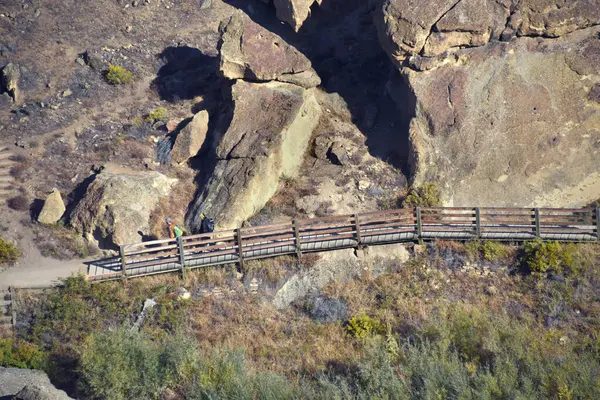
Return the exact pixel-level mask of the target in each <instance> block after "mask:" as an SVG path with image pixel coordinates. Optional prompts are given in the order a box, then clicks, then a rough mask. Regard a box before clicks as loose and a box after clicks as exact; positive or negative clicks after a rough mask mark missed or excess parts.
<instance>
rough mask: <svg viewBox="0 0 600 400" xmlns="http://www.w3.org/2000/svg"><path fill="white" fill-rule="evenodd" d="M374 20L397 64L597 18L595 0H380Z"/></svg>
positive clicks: (599, 5) (554, 33) (546, 33)
mask: <svg viewBox="0 0 600 400" xmlns="http://www.w3.org/2000/svg"><path fill="white" fill-rule="evenodd" d="M375 20H376V24H377V26H378V30H379V34H380V39H381V42H382V44H383V46H384V49H385V50H386V51H387V52H388V54H390V56H391V57H392V58H393V59H394V60H396V61H397V62H398V63H399V64H400V63H402V61H403V60H405V59H406V58H408V57H410V56H417V55H420V56H425V57H433V56H438V55H441V54H443V53H445V52H446V51H448V50H456V49H460V48H464V47H474V46H482V45H484V44H486V43H488V42H489V41H490V40H499V39H502V40H509V39H511V38H512V37H515V36H517V37H522V36H541V37H559V36H562V35H565V34H567V33H570V32H573V31H575V30H577V29H582V28H587V27H590V26H592V25H596V24H598V22H599V21H600V0H590V1H571V2H565V1H563V0H524V1H520V2H513V1H510V0H429V1H420V0H385V1H383V4H382V6H381V7H379V8H378V9H377V12H376V17H375Z"/></svg>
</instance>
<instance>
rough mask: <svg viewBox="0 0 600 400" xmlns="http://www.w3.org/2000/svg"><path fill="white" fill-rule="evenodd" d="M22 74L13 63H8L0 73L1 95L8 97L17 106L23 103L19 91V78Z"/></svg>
mask: <svg viewBox="0 0 600 400" xmlns="http://www.w3.org/2000/svg"><path fill="white" fill-rule="evenodd" d="M20 76H21V73H20V71H19V67H18V66H17V65H15V64H13V63H8V64H6V65H5V66H4V68H2V70H1V71H0V93H8V95H9V96H10V97H11V98H12V99H13V101H14V102H15V103H17V104H19V103H21V100H22V98H21V97H22V96H21V91H20V90H19V77H20Z"/></svg>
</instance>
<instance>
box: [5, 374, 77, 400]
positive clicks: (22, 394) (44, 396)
mask: <svg viewBox="0 0 600 400" xmlns="http://www.w3.org/2000/svg"><path fill="white" fill-rule="evenodd" d="M13 396H14V397H13ZM0 398H2V399H5V398H6V399H13V398H14V399H18V400H69V399H70V397H69V396H67V394H66V393H65V392H63V391H62V390H58V389H56V388H55V387H54V386H53V385H52V384H51V383H50V380H49V379H48V375H46V374H45V373H44V372H42V371H37V370H30V369H19V368H3V367H0Z"/></svg>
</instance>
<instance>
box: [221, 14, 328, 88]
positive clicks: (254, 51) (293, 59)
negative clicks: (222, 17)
mask: <svg viewBox="0 0 600 400" xmlns="http://www.w3.org/2000/svg"><path fill="white" fill-rule="evenodd" d="M221 41H222V43H221V49H220V69H221V72H222V73H223V75H224V76H225V77H227V78H229V79H247V80H251V81H273V80H276V81H280V82H289V83H293V84H296V85H299V86H302V87H305V88H311V87H315V86H318V85H319V84H320V83H321V80H320V79H319V76H318V75H317V73H316V72H315V71H314V70H313V68H312V65H311V62H310V60H309V59H308V58H306V56H304V55H303V54H302V53H300V52H299V51H298V50H296V49H295V48H294V47H293V46H290V45H289V44H288V43H286V42H285V40H283V39H282V38H281V37H279V36H277V35H275V34H274V33H272V32H270V31H268V30H266V29H265V28H263V27H261V26H260V25H258V24H256V23H255V22H253V21H252V20H251V19H250V18H249V17H248V16H247V15H246V14H244V13H242V12H236V13H234V14H233V16H232V17H231V19H230V20H229V22H228V23H227V24H226V25H225V27H224V28H223V35H222V39H221Z"/></svg>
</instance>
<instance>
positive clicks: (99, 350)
mask: <svg viewBox="0 0 600 400" xmlns="http://www.w3.org/2000/svg"><path fill="white" fill-rule="evenodd" d="M197 358H198V351H197V348H196V345H195V343H193V342H192V341H191V340H189V339H187V338H185V337H183V336H180V335H176V336H174V337H171V338H168V339H166V340H163V341H159V342H155V341H152V340H151V339H150V338H149V337H148V336H147V335H146V334H144V333H132V332H130V331H129V330H127V329H124V328H121V329H117V330H115V331H101V332H97V333H93V334H92V335H91V336H89V337H88V339H87V340H86V341H85V344H84V347H83V351H82V354H81V374H82V376H83V381H84V384H85V386H86V388H87V390H88V393H89V394H90V395H91V397H93V398H105V399H114V400H126V399H159V398H162V397H161V394H162V391H163V390H164V389H165V388H167V387H169V386H177V384H178V383H180V382H185V381H187V380H189V379H190V378H191V376H192V375H193V374H194V372H195V367H196V365H197Z"/></svg>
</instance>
